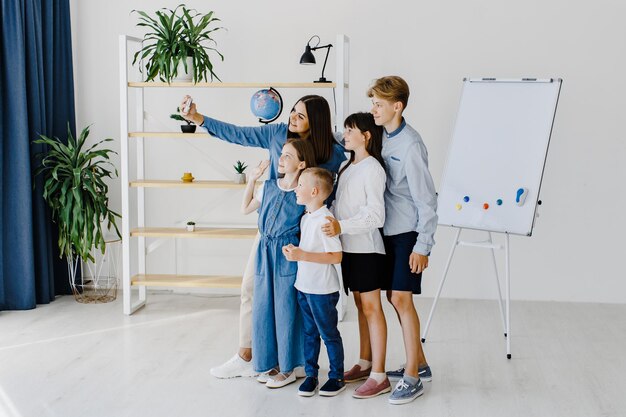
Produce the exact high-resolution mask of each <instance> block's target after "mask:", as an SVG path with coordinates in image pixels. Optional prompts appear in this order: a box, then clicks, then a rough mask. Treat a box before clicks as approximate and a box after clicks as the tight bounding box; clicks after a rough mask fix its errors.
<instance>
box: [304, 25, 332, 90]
mask: <svg viewBox="0 0 626 417" xmlns="http://www.w3.org/2000/svg"><path fill="white" fill-rule="evenodd" d="M313 38H317V45H315V46H311V41H312V40H313ZM319 44H320V37H319V36H317V35H313V36H311V39H309V41H308V42H307V44H306V47H305V48H304V53H303V54H302V56H301V57H300V63H301V64H302V65H313V64H315V56H314V55H313V52H312V51H316V50H318V49H323V48H326V58H324V66H323V67H322V76H321V77H320V79H319V80H317V81H314V82H316V83H330V82H332V81H328V80H327V79H326V78H324V70H325V69H326V62H327V61H328V53H329V52H330V48H332V47H333V46H332V45H331V44H328V45H323V46H319Z"/></svg>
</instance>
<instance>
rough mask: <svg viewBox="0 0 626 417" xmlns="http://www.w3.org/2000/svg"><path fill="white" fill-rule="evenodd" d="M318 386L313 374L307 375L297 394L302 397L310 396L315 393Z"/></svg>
mask: <svg viewBox="0 0 626 417" xmlns="http://www.w3.org/2000/svg"><path fill="white" fill-rule="evenodd" d="M318 386H319V383H318V381H317V378H315V377H313V376H307V377H306V379H305V380H304V382H303V383H302V384H300V388H298V395H301V396H303V397H312V396H314V395H315V390H316V389H317V387H318Z"/></svg>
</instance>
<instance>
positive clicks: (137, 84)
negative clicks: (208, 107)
mask: <svg viewBox="0 0 626 417" xmlns="http://www.w3.org/2000/svg"><path fill="white" fill-rule="evenodd" d="M128 86H129V87H142V88H144V87H161V88H162V87H173V88H176V87H185V88H189V87H200V88H270V87H274V88H335V87H336V86H337V84H336V83H222V82H215V83H207V82H202V83H197V84H194V83H192V82H173V83H171V84H168V83H164V82H160V81H154V82H153V81H150V82H129V83H128Z"/></svg>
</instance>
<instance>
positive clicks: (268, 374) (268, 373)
mask: <svg viewBox="0 0 626 417" xmlns="http://www.w3.org/2000/svg"><path fill="white" fill-rule="evenodd" d="M276 374H278V369H276V368H272V369H270V370H269V371H265V372H261V373H260V374H259V376H258V377H257V379H256V380H257V381H259V382H260V383H261V384H265V383H266V382H267V381H268V380H269V379H270V378H271V377H273V376H274V375H276Z"/></svg>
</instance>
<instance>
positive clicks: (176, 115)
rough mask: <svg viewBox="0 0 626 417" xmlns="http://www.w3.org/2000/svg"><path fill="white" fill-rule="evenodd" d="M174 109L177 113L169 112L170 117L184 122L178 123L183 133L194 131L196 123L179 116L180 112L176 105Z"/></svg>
mask: <svg viewBox="0 0 626 417" xmlns="http://www.w3.org/2000/svg"><path fill="white" fill-rule="evenodd" d="M176 111H177V112H178V113H172V114H170V119H174V120H178V121H179V122H185V123H186V124H184V125H180V130H181V131H182V132H183V133H194V132H195V131H196V125H195V124H194V123H193V122H192V121H190V120H187V119H185V118H184V117H183V116H181V115H180V114H179V113H180V107H176Z"/></svg>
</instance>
